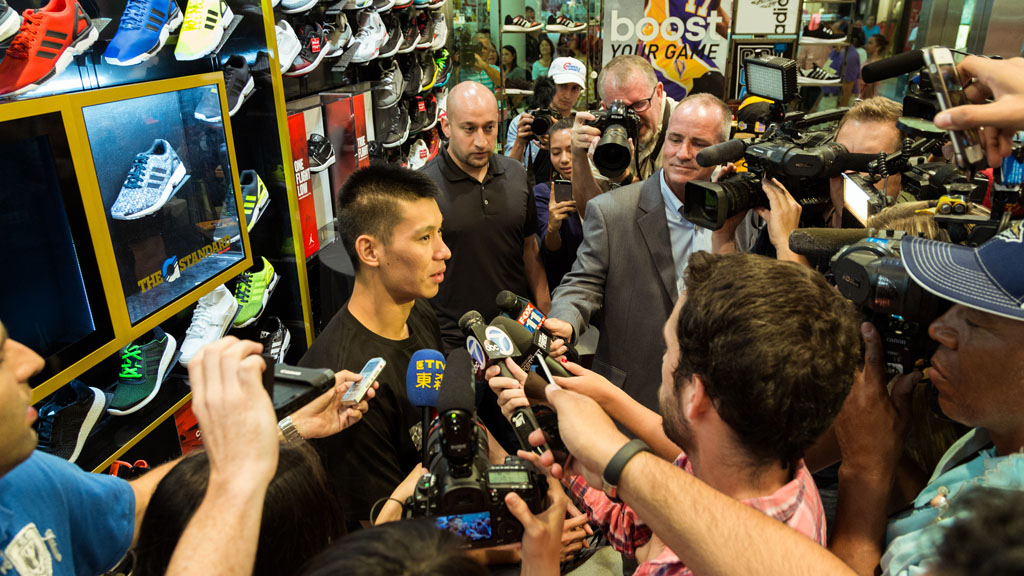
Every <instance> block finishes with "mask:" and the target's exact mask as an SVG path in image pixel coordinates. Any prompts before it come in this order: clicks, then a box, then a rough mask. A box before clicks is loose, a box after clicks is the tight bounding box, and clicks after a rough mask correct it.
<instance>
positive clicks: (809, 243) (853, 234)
mask: <svg viewBox="0 0 1024 576" xmlns="http://www.w3.org/2000/svg"><path fill="white" fill-rule="evenodd" d="M870 235H871V229H869V228H841V229H836V228H798V229H796V230H793V231H792V232H791V233H790V234H789V249H790V250H792V251H793V252H796V253H797V254H801V255H803V256H826V257H829V258H831V257H832V256H833V255H835V253H836V252H839V250H841V249H842V248H843V246H848V245H850V244H853V243H855V242H858V241H860V240H863V239H865V238H867V237H868V236H870Z"/></svg>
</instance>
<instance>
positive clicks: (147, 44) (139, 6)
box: [103, 0, 184, 66]
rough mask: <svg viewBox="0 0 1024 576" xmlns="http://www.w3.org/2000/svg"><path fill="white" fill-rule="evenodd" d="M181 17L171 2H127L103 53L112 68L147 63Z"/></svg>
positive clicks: (134, 0)
mask: <svg viewBox="0 0 1024 576" xmlns="http://www.w3.org/2000/svg"><path fill="white" fill-rule="evenodd" d="M182 20H184V16H182V14H181V10H179V9H178V4H177V3H176V2H175V1H174V0H128V6H127V7H126V8H125V9H124V14H122V15H121V23H120V24H119V25H118V27H117V34H114V38H113V39H112V40H111V41H110V44H108V45H107V49H106V51H104V52H103V59H104V60H106V61H107V64H113V65H114V66H133V65H135V64H138V63H140V62H145V61H146V60H149V59H150V58H151V57H152V56H153V55H154V54H156V53H157V52H159V51H160V49H161V48H163V47H164V43H165V42H167V36H169V35H170V33H171V32H174V31H175V30H177V29H178V26H181V22H182Z"/></svg>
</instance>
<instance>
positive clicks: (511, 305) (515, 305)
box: [494, 290, 522, 316]
mask: <svg viewBox="0 0 1024 576" xmlns="http://www.w3.org/2000/svg"><path fill="white" fill-rule="evenodd" d="M494 303H495V304H496V305H497V306H498V308H500V309H501V311H502V312H505V313H506V314H508V315H510V316H517V315H518V314H519V312H521V311H522V306H521V305H520V303H519V296H516V295H515V293H514V292H511V291H509V290H502V291H501V292H498V295H497V296H495V298H494Z"/></svg>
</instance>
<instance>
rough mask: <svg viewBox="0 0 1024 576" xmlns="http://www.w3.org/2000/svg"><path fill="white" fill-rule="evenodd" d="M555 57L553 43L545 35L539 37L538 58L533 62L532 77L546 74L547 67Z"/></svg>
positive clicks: (536, 77)
mask: <svg viewBox="0 0 1024 576" xmlns="http://www.w3.org/2000/svg"><path fill="white" fill-rule="evenodd" d="M554 57H555V44H554V43H553V42H552V41H551V39H550V38H548V37H547V35H546V34H545V35H543V36H541V37H540V58H539V59H538V60H537V61H536V62H534V63H533V79H534V80H536V79H538V78H540V77H541V76H547V75H548V67H549V66H551V60H553V59H554Z"/></svg>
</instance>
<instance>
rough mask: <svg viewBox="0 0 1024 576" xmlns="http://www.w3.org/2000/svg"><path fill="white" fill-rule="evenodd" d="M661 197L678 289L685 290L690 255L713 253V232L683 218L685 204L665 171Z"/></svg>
mask: <svg viewBox="0 0 1024 576" xmlns="http://www.w3.org/2000/svg"><path fill="white" fill-rule="evenodd" d="M658 177H659V178H660V182H659V183H660V184H661V197H662V198H663V199H664V200H665V218H666V219H667V220H668V238H669V241H671V243H672V260H673V261H675V263H676V289H677V290H678V291H679V292H680V293H681V292H682V290H683V273H684V272H685V271H686V265H687V264H688V263H689V262H690V255H691V254H693V253H694V252H698V251H700V250H703V251H705V252H710V251H711V230H708V229H707V228H703V227H700V226H696V225H694V223H693V222H690V221H689V220H687V219H686V218H683V203H682V201H680V200H679V198H677V197H676V195H675V194H673V193H672V190H671V189H670V188H669V187H668V182H666V181H665V171H664V170H662V171H660V172H659V173H658Z"/></svg>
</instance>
